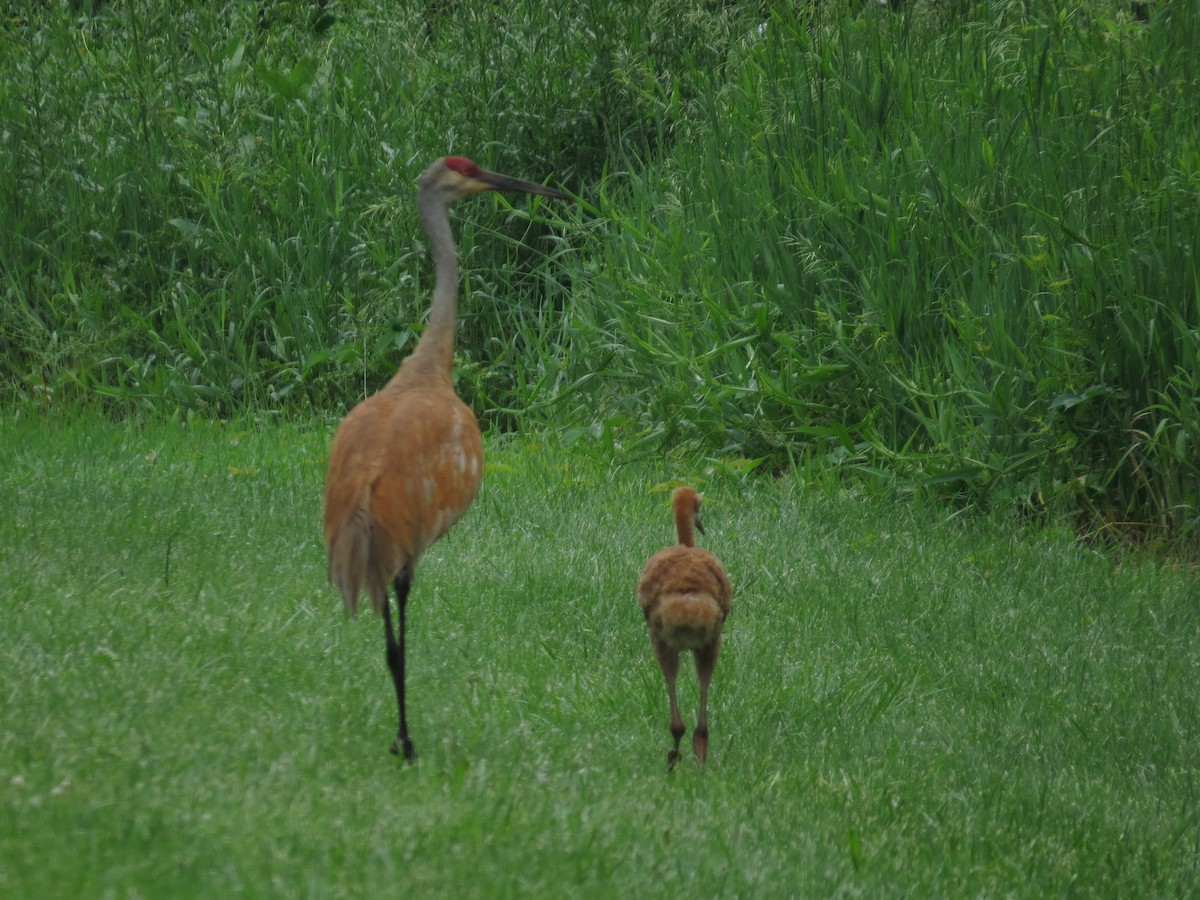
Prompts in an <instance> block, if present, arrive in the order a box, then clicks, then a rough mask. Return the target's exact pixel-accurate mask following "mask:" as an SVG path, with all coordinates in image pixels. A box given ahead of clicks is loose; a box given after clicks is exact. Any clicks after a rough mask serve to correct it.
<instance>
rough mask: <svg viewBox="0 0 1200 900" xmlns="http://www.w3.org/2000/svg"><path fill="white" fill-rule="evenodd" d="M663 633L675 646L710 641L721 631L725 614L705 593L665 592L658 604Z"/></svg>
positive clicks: (703, 644)
mask: <svg viewBox="0 0 1200 900" xmlns="http://www.w3.org/2000/svg"><path fill="white" fill-rule="evenodd" d="M658 615H659V616H660V617H661V620H662V627H663V633H664V635H665V636H666V637H667V639H668V640H669V641H670V642H671V644H673V645H674V646H676V647H678V648H679V649H685V648H693V649H694V648H698V647H704V646H707V645H708V644H711V643H712V642H713V641H714V640H715V639H716V638H717V637H718V636H719V635H720V633H721V627H722V625H723V624H724V621H725V617H724V616H723V615H722V614H721V607H720V606H718V605H717V601H716V600H714V599H713V598H712V597H711V596H710V595H709V594H706V593H702V592H687V593H677V594H667V595H665V596H664V597H663V598H662V601H661V603H660V604H659V609H658Z"/></svg>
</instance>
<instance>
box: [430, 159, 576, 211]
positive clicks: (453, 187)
mask: <svg viewBox="0 0 1200 900" xmlns="http://www.w3.org/2000/svg"><path fill="white" fill-rule="evenodd" d="M420 190H421V191H422V192H425V191H429V192H431V193H433V194H436V195H437V196H438V197H439V198H440V199H441V201H442V202H443V203H445V204H446V205H447V206H449V205H450V204H451V203H453V202H454V201H456V200H459V199H461V198H463V197H466V196H469V195H470V194H478V193H480V192H482V191H520V192H521V193H523V194H541V195H542V196H543V197H556V198H558V199H560V200H569V199H571V198H570V197H569V196H568V195H566V194H564V193H563V192H562V191H556V190H555V189H554V188H548V187H546V186H544V185H541V184H536V183H535V182H532V181H522V180H521V179H520V178H510V177H509V176H507V175H501V174H499V173H497V172H489V171H488V170H487V169H485V168H483V167H481V166H477V165H476V164H475V163H473V162H471V160H469V159H467V158H466V157H465V156H447V157H445V158H443V159H439V160H438V161H437V162H435V163H434V164H433V165H432V166H430V167H429V168H428V169H427V170H426V171H425V174H424V175H422V176H421V184H420Z"/></svg>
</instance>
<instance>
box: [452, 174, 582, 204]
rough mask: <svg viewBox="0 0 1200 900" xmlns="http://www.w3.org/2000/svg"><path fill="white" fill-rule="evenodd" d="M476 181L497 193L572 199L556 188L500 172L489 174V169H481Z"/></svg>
mask: <svg viewBox="0 0 1200 900" xmlns="http://www.w3.org/2000/svg"><path fill="white" fill-rule="evenodd" d="M475 179H476V180H477V181H482V182H483V183H484V184H486V185H487V186H488V187H490V188H492V189H493V190H496V191H520V192H521V193H523V194H541V195H542V196H543V197H554V198H556V199H558V200H570V199H571V196H570V194H564V193H563V192H562V191H556V190H555V189H554V188H551V187H546V186H545V185H544V184H537V183H535V182H532V181H522V180H521V179H520V178H510V177H509V176H507V175H501V174H500V173H499V172H489V171H488V170H487V169H480V170H479V172H478V173H477V174H476V175H475Z"/></svg>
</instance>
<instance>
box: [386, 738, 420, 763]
mask: <svg viewBox="0 0 1200 900" xmlns="http://www.w3.org/2000/svg"><path fill="white" fill-rule="evenodd" d="M401 753H403V755H404V761H405V762H410V763H411V762H415V761H416V759H417V751H416V749H414V747H413V742H412V741H411V740H409V739H408V738H407V737H400V736H399V735H397V736H396V739H395V740H394V741H392V754H393V755H395V756H399V755H401Z"/></svg>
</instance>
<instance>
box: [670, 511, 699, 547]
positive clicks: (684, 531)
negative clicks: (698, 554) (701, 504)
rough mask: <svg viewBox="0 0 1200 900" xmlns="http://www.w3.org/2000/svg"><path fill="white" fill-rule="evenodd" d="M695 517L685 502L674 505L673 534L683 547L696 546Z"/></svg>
mask: <svg viewBox="0 0 1200 900" xmlns="http://www.w3.org/2000/svg"><path fill="white" fill-rule="evenodd" d="M695 522H696V517H695V515H694V514H693V513H692V511H691V509H689V508H688V506H687V505H685V504H682V503H680V504H676V506H675V534H676V535H677V536H678V538H679V543H680V545H681V546H683V547H695V546H696V525H695Z"/></svg>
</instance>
